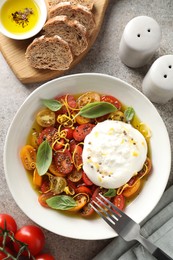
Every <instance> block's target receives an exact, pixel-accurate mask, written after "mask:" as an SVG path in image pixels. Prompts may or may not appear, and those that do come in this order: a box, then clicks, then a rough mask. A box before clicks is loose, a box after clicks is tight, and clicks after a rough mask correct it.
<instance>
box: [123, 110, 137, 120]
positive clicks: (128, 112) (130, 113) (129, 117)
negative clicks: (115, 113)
mask: <svg viewBox="0 0 173 260" xmlns="http://www.w3.org/2000/svg"><path fill="white" fill-rule="evenodd" d="M124 115H125V118H126V121H127V122H130V121H131V120H132V119H133V117H134V116H135V110H134V109H133V107H128V108H127V109H126V110H125V111H124Z"/></svg>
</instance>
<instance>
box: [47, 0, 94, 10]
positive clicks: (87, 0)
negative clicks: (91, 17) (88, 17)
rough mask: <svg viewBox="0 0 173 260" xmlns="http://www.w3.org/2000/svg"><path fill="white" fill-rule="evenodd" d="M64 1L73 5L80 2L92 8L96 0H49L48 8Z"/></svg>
mask: <svg viewBox="0 0 173 260" xmlns="http://www.w3.org/2000/svg"><path fill="white" fill-rule="evenodd" d="M62 2H70V3H71V4H73V5H78V4H80V5H83V6H86V7H87V8H88V9H90V10H92V9H93V6H94V0H69V1H68V0H47V3H48V8H52V7H53V6H55V5H57V4H59V3H62Z"/></svg>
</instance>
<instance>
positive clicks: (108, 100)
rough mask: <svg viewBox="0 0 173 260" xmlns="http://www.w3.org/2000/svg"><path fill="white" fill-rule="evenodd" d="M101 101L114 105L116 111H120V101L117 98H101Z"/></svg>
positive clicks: (105, 96) (106, 96) (107, 96)
mask: <svg viewBox="0 0 173 260" xmlns="http://www.w3.org/2000/svg"><path fill="white" fill-rule="evenodd" d="M101 101H104V102H109V103H111V104H112V105H114V106H115V107H116V108H117V109H121V103H120V101H119V100H118V99H117V98H115V97H113V96H109V95H104V96H101Z"/></svg>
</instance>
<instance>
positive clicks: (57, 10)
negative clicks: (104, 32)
mask: <svg viewBox="0 0 173 260" xmlns="http://www.w3.org/2000/svg"><path fill="white" fill-rule="evenodd" d="M57 15H66V16H67V18H68V19H69V20H77V21H78V22H79V23H80V24H82V25H83V26H85V28H86V29H87V35H88V36H91V34H92V32H93V30H94V27H95V22H94V15H93V13H92V12H91V11H89V9H88V8H86V7H84V6H82V5H73V4H71V3H70V2H63V3H59V4H57V5H55V6H54V7H52V8H51V9H50V12H49V18H52V17H55V16H57Z"/></svg>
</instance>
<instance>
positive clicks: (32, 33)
mask: <svg viewBox="0 0 173 260" xmlns="http://www.w3.org/2000/svg"><path fill="white" fill-rule="evenodd" d="M6 1H7V0H1V1H0V9H1V8H2V6H3V4H4V3H5V2H6ZM33 1H34V2H35V3H36V4H37V5H38V8H39V9H40V17H39V20H38V23H37V25H36V26H35V27H34V28H33V29H32V30H30V31H28V32H26V33H25V34H14V33H11V32H9V31H8V30H7V29H6V28H5V27H4V26H3V24H2V23H0V32H1V33H2V34H3V35H5V36H7V37H8V38H11V39H14V40H25V39H29V38H31V37H33V36H35V35H36V34H37V33H39V32H40V31H41V29H42V28H43V26H44V24H45V22H46V19H47V7H46V3H45V1H44V0H33Z"/></svg>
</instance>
